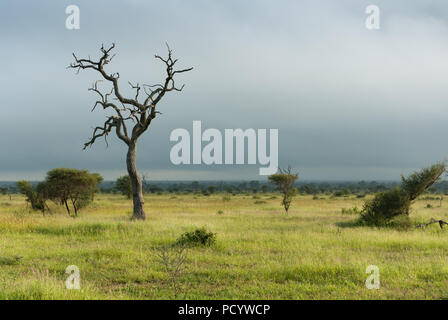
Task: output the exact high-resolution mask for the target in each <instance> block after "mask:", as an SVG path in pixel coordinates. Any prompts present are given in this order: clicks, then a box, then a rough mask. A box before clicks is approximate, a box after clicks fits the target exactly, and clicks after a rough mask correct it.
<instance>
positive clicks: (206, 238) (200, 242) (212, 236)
mask: <svg viewBox="0 0 448 320" xmlns="http://www.w3.org/2000/svg"><path fill="white" fill-rule="evenodd" d="M215 243H216V233H213V232H209V231H208V230H207V229H206V228H199V229H196V230H194V231H189V232H185V233H184V234H182V235H181V236H180V237H179V238H178V239H177V241H176V244H178V245H181V246H212V245H214V244H215Z"/></svg>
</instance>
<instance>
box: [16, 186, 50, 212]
mask: <svg viewBox="0 0 448 320" xmlns="http://www.w3.org/2000/svg"><path fill="white" fill-rule="evenodd" d="M17 186H18V188H19V190H20V193H22V194H24V195H25V196H26V201H27V202H29V203H30V204H31V208H32V209H33V210H40V211H42V212H44V211H45V209H46V208H47V207H46V205H45V198H44V197H43V195H42V193H40V192H38V191H36V190H34V188H33V185H32V184H31V182H28V181H25V180H20V181H18V182H17Z"/></svg>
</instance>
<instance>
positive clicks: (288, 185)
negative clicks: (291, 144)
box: [268, 168, 299, 213]
mask: <svg viewBox="0 0 448 320" xmlns="http://www.w3.org/2000/svg"><path fill="white" fill-rule="evenodd" d="M298 178H299V176H298V174H294V173H291V168H288V169H286V170H282V169H280V172H279V173H275V174H273V175H270V176H269V177H268V180H269V182H271V183H272V184H273V185H275V186H276V187H277V188H278V190H279V191H280V192H281V193H282V194H283V199H282V205H283V207H284V208H285V211H286V213H288V210H289V207H290V205H291V201H292V198H293V197H294V196H295V195H296V194H297V188H294V183H295V182H296V180H297V179H298Z"/></svg>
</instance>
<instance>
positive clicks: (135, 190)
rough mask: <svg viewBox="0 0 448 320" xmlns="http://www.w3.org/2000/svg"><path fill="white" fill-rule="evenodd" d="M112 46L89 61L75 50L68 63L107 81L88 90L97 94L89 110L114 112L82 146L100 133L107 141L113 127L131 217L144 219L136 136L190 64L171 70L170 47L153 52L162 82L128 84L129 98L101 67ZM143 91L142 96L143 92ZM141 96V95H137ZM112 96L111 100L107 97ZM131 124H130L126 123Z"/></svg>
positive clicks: (116, 77) (116, 75)
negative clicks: (122, 151)
mask: <svg viewBox="0 0 448 320" xmlns="http://www.w3.org/2000/svg"><path fill="white" fill-rule="evenodd" d="M114 48H115V44H112V46H110V47H109V48H107V49H106V48H105V47H104V45H103V46H101V49H100V50H101V53H102V56H101V58H100V59H99V60H98V61H93V60H91V59H90V57H89V58H87V59H79V58H78V57H77V56H76V55H75V54H73V57H74V58H75V62H73V63H71V64H70V66H69V68H72V69H76V70H77V72H79V71H80V70H82V69H92V70H95V71H97V72H99V73H100V75H101V76H102V78H103V79H104V80H106V81H107V82H108V83H110V84H111V86H112V89H111V90H110V92H107V93H103V92H101V91H100V89H99V88H98V82H100V81H103V80H98V81H97V82H95V84H93V86H92V87H91V88H90V89H89V91H93V92H95V93H97V94H98V95H99V100H98V101H96V102H95V104H94V106H93V108H92V111H93V110H95V108H96V107H97V106H98V105H100V106H101V107H103V110H106V109H111V110H113V111H114V115H112V116H109V117H107V119H106V121H105V122H104V124H103V126H98V127H96V128H95V129H94V130H93V134H92V138H91V139H90V140H89V141H88V142H86V143H85V144H84V149H86V148H87V147H89V146H92V145H93V144H94V143H95V141H96V139H98V138H100V137H104V139H105V141H106V144H107V139H106V137H107V135H108V134H109V133H110V132H111V131H112V130H115V133H116V135H117V137H118V138H119V139H120V140H122V141H123V142H124V143H125V144H126V145H127V146H128V151H127V156H126V165H127V170H128V174H129V177H130V178H131V183H132V198H133V204H134V213H133V218H134V219H141V220H144V219H145V218H146V215H145V211H144V209H143V204H144V200H143V190H142V180H141V178H140V175H139V174H138V172H137V168H136V164H135V159H136V146H137V140H138V138H139V137H140V136H141V135H142V134H143V133H144V132H145V131H146V130H147V129H148V127H149V125H150V124H151V121H152V120H153V119H154V118H155V117H156V115H157V114H160V112H159V111H157V109H156V108H157V104H158V103H159V102H160V100H161V99H162V98H163V97H164V96H165V94H166V93H167V92H170V91H182V89H183V87H184V86H182V87H180V88H178V87H176V86H175V83H174V76H175V75H176V74H179V73H183V72H187V71H190V70H192V69H193V68H187V69H180V70H175V69H174V65H175V64H176V62H177V59H173V58H172V50H171V49H170V48H169V47H168V45H167V48H168V56H167V58H162V57H161V56H159V55H156V56H155V58H156V59H158V60H160V61H161V62H163V63H164V64H165V65H166V78H165V81H164V82H163V83H159V84H155V85H147V84H143V85H139V84H138V83H137V84H135V85H134V84H132V83H131V82H129V85H130V86H131V88H132V89H134V90H135V96H134V97H133V98H127V97H124V96H123V95H122V94H121V93H120V89H119V85H118V82H119V79H120V74H119V73H118V72H117V73H108V72H106V71H105V69H104V67H105V65H106V64H109V63H110V62H111V61H112V59H113V58H114V56H115V54H114V55H111V52H112V50H113V49H114ZM143 95H144V96H143ZM141 96H143V97H141ZM111 100H113V101H111ZM129 125H131V126H132V128H131V127H130V126H129Z"/></svg>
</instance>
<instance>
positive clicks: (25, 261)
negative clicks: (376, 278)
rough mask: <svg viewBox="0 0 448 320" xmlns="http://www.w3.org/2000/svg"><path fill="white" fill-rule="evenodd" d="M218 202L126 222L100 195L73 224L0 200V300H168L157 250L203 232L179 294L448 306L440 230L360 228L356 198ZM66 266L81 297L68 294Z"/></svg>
mask: <svg viewBox="0 0 448 320" xmlns="http://www.w3.org/2000/svg"><path fill="white" fill-rule="evenodd" d="M224 196H227V195H218V194H216V195H212V196H208V197H206V196H202V195H198V196H193V195H175V196H173V195H168V194H166V195H147V196H146V197H145V201H146V204H145V205H146V210H147V220H146V221H145V222H134V221H131V220H130V216H131V210H132V208H131V202H130V201H128V200H126V199H124V197H122V196H119V195H98V196H97V197H96V200H95V201H94V203H93V205H92V206H91V207H89V208H86V209H85V210H83V211H82V212H81V214H80V216H79V217H78V218H76V219H73V218H70V217H68V216H67V215H66V214H64V212H63V211H62V209H58V210H57V211H59V212H57V213H55V214H53V215H51V216H45V217H43V216H42V215H41V214H39V213H30V212H29V211H28V210H27V209H25V207H26V203H25V201H24V198H23V197H21V196H19V195H13V196H12V199H9V197H7V196H0V272H1V273H0V299H173V298H174V294H175V290H173V288H172V287H171V285H170V281H169V274H167V273H166V272H165V271H164V268H163V265H162V264H161V263H160V259H159V258H158V254H159V252H160V248H162V247H164V246H168V245H171V244H173V243H174V242H175V241H176V239H177V238H178V237H179V236H180V235H181V234H182V233H184V232H186V231H191V230H194V229H195V228H197V227H203V226H205V227H206V228H208V229H209V230H210V231H212V232H215V233H216V236H217V243H216V245H214V246H212V247H195V248H190V249H188V251H187V260H186V261H185V263H184V268H185V270H184V272H183V273H182V274H181V275H180V277H179V279H178V280H177V284H178V285H179V286H180V287H181V289H180V291H178V292H177V296H176V297H177V298H186V299H445V298H448V261H447V256H448V229H446V230H441V229H440V228H439V227H438V225H432V226H430V227H428V228H427V229H426V230H420V229H414V228H413V229H411V230H409V231H399V230H394V229H387V228H382V229H377V228H368V227H356V226H354V225H353V224H352V223H351V222H353V221H354V220H356V219H357V216H356V215H352V214H342V213H341V209H342V208H351V207H354V206H357V207H358V208H361V206H362V203H363V199H357V198H355V197H354V196H350V197H348V198H334V199H330V198H328V197H327V196H323V197H321V198H319V199H318V200H313V199H312V197H311V196H297V197H296V198H295V199H294V201H293V204H292V207H291V209H290V213H289V214H288V215H285V214H284V213H283V212H282V210H281V207H280V197H279V196H278V195H277V197H276V198H273V195H272V194H262V195H258V196H257V197H258V198H254V196H253V195H236V196H229V198H230V200H225V199H223V197H224ZM428 203H429V204H431V205H432V206H433V207H432V208H427V207H426V206H427V204H428ZM220 210H221V211H222V212H223V213H222V214H218V211H220ZM412 217H413V219H415V220H419V221H425V220H429V219H430V218H431V217H434V218H441V219H448V205H447V207H443V206H442V207H439V202H438V201H435V200H419V201H417V202H416V203H415V205H414V206H413V212H412ZM69 265H76V266H78V267H79V270H80V275H81V289H80V290H68V289H66V288H65V279H66V278H67V274H65V269H66V267H67V266H69ZM368 265H376V266H378V267H379V269H380V281H381V287H380V289H379V290H368V289H367V288H366V286H365V281H366V279H367V277H368V274H366V267H367V266H368Z"/></svg>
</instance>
